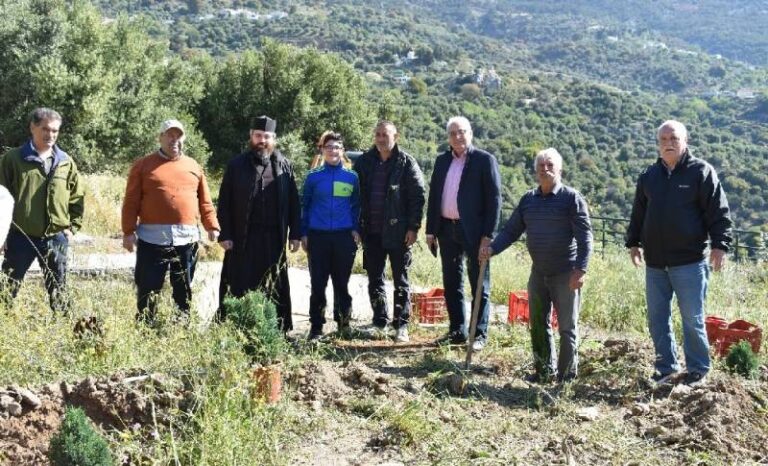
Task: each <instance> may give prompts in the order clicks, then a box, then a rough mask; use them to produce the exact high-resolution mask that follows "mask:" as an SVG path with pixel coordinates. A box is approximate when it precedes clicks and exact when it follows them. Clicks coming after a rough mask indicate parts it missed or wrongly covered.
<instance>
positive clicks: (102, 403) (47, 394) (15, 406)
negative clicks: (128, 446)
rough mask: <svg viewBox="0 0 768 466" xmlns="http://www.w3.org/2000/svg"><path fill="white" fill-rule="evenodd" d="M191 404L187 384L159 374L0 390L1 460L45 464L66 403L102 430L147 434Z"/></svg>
mask: <svg viewBox="0 0 768 466" xmlns="http://www.w3.org/2000/svg"><path fill="white" fill-rule="evenodd" d="M193 403H194V394H193V392H192V391H191V390H190V389H189V387H185V386H184V384H183V383H181V382H180V381H178V380H175V379H172V378H168V377H165V376H162V375H158V374H153V375H144V376H136V377H125V376H123V375H117V376H113V377H110V378H100V379H97V378H94V377H88V378H86V379H83V380H81V381H79V382H77V383H75V384H69V383H66V382H62V383H61V384H51V385H48V386H46V387H43V388H40V389H37V390H27V389H22V388H19V387H7V388H6V389H4V390H2V389H0V464H12V465H41V464H48V459H47V455H48V443H49V441H50V438H51V436H52V435H53V434H54V433H55V432H56V431H57V430H58V429H59V426H60V425H61V418H62V416H63V414H64V412H65V411H66V407H67V406H76V407H80V408H82V409H83V410H84V411H85V412H86V414H87V415H88V417H90V418H91V420H92V421H93V422H94V424H96V426H97V427H99V428H101V429H102V430H104V431H108V430H128V429H130V430H133V431H135V432H143V433H145V434H147V435H151V434H152V433H153V430H154V426H155V421H157V423H159V424H161V425H163V424H165V423H167V422H168V421H169V416H168V413H169V412H170V411H171V410H175V409H180V410H188V409H190V408H191V406H192V405H193ZM153 409H154V411H155V419H154V420H153V417H152V411H153Z"/></svg>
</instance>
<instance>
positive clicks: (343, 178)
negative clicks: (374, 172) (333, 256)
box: [301, 164, 360, 236]
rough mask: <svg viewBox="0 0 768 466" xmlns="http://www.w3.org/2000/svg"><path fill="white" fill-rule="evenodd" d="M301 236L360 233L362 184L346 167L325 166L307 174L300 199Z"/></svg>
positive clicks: (341, 165)
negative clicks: (323, 233) (348, 232)
mask: <svg viewBox="0 0 768 466" xmlns="http://www.w3.org/2000/svg"><path fill="white" fill-rule="evenodd" d="M301 206H302V209H301V210H302V211H301V235H302V236H306V235H307V233H309V231H310V230H316V231H344V230H346V231H352V230H355V231H357V230H359V228H358V222H359V219H360V182H359V180H358V178H357V173H355V172H354V171H353V170H351V169H349V168H344V166H343V164H338V165H335V166H334V165H328V164H324V165H322V166H320V167H318V168H316V169H314V170H312V171H310V172H309V174H307V178H306V179H305V180H304V189H303V193H302V199H301Z"/></svg>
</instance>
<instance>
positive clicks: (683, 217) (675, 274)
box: [626, 120, 731, 386]
mask: <svg viewBox="0 0 768 466" xmlns="http://www.w3.org/2000/svg"><path fill="white" fill-rule="evenodd" d="M657 138H658V143H659V155H660V157H659V158H658V159H657V161H656V163H655V164H653V165H651V166H650V167H648V168H647V169H646V170H645V171H644V172H643V173H642V174H641V175H640V178H639V179H638V182H637V190H636V192H635V201H634V204H633V206H632V216H631V219H630V224H629V228H628V229H627V241H626V246H627V247H628V248H630V256H631V258H632V263H633V264H634V265H635V266H640V265H641V264H642V262H643V259H645V262H646V268H645V285H646V292H645V295H646V301H647V305H648V327H649V330H650V333H651V338H652V339H653V345H654V347H655V350H656V363H655V370H656V371H655V373H654V374H653V376H652V379H653V380H654V381H655V382H656V383H659V384H663V383H667V382H669V381H671V380H672V379H673V378H674V376H675V375H676V374H677V373H678V372H679V371H680V365H679V363H678V360H677V353H676V350H675V346H676V345H675V337H674V333H673V331H672V320H671V312H672V308H671V304H672V295H673V294H674V295H676V296H677V302H678V305H679V307H680V314H681V316H682V320H683V351H684V353H685V363H686V369H687V373H686V374H685V383H687V384H688V385H691V386H695V385H699V384H701V383H703V382H704V380H705V377H706V375H707V373H708V372H709V369H710V359H709V344H708V342H707V334H706V330H705V327H704V301H705V299H706V293H707V281H708V278H709V267H708V265H707V261H706V257H705V254H706V248H707V240H709V243H710V247H711V250H710V253H709V262H710V263H711V265H712V268H713V269H714V270H715V271H719V270H720V269H721V268H722V267H723V264H724V262H725V254H726V252H728V249H729V245H730V243H731V218H730V213H729V209H728V201H727V200H726V198H725V192H724V191H723V187H722V185H721V184H720V180H718V178H717V173H715V169H714V168H712V166H711V165H710V164H708V163H707V162H705V161H703V160H701V159H698V158H696V157H694V156H693V155H691V153H690V151H689V149H688V131H687V130H686V128H685V126H684V125H683V124H682V123H680V122H678V121H674V120H669V121H665V122H664V123H662V125H661V126H660V127H659V129H658V133H657Z"/></svg>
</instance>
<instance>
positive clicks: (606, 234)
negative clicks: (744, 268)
mask: <svg viewBox="0 0 768 466" xmlns="http://www.w3.org/2000/svg"><path fill="white" fill-rule="evenodd" d="M591 219H592V233H593V234H594V241H595V252H600V253H604V252H605V250H606V248H607V247H608V246H609V245H618V246H619V247H623V246H624V236H625V235H626V232H627V226H628V225H629V219H628V218H613V217H591ZM731 246H733V250H732V251H731V253H730V254H731V256H732V258H733V259H734V260H737V261H739V260H768V234H766V233H762V232H759V231H746V230H733V243H732V244H731Z"/></svg>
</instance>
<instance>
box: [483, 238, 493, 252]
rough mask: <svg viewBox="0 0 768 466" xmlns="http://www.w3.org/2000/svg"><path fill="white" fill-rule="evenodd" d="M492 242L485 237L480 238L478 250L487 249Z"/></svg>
mask: <svg viewBox="0 0 768 466" xmlns="http://www.w3.org/2000/svg"><path fill="white" fill-rule="evenodd" d="M492 241H493V240H492V239H491V238H489V237H487V236H483V237H482V238H480V249H483V248H487V247H488V246H490V245H491V242H492Z"/></svg>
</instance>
